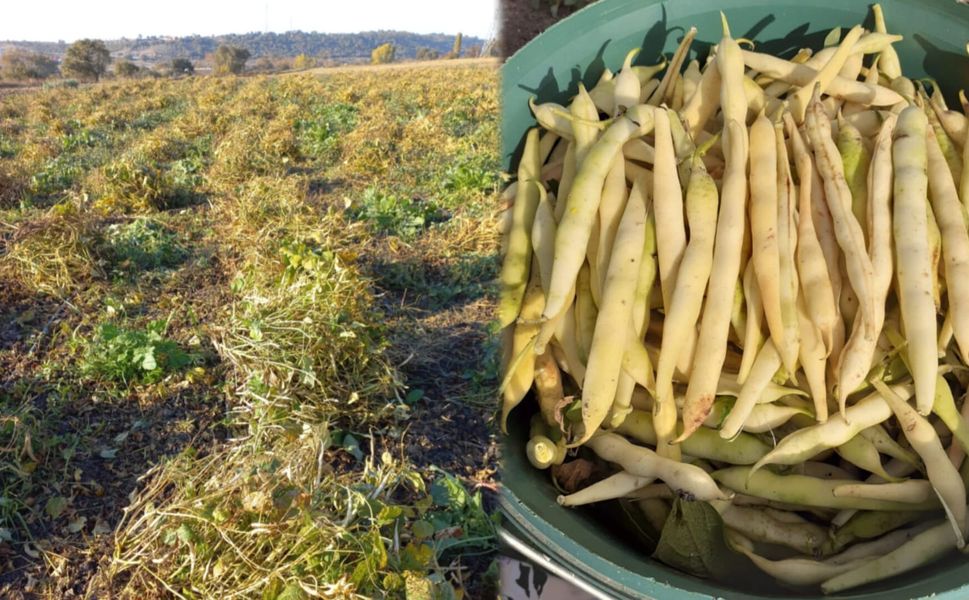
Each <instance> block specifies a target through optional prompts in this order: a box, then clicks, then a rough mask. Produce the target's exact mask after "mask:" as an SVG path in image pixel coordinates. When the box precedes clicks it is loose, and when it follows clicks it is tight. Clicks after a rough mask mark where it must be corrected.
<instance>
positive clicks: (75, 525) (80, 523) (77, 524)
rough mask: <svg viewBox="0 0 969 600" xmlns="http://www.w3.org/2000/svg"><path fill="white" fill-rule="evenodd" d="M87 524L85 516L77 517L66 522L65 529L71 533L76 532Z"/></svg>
mask: <svg viewBox="0 0 969 600" xmlns="http://www.w3.org/2000/svg"><path fill="white" fill-rule="evenodd" d="M86 524H87V517H78V518H76V519H74V520H73V521H71V522H70V523H68V524H67V530H68V531H70V532H71V533H77V532H78V531H80V530H82V529H84V525H86Z"/></svg>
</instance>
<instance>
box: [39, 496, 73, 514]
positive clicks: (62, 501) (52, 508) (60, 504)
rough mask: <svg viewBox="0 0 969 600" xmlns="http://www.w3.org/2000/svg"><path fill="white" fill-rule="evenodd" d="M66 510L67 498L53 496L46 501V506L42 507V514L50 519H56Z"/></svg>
mask: <svg viewBox="0 0 969 600" xmlns="http://www.w3.org/2000/svg"><path fill="white" fill-rule="evenodd" d="M66 508H67V498H65V497H64V496H53V497H51V498H48V499H47V504H45V505H44V512H46V513H47V514H48V515H49V516H50V518H52V519H56V518H57V517H59V516H61V514H62V513H63V512H64V510H65V509H66Z"/></svg>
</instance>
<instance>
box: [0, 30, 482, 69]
mask: <svg viewBox="0 0 969 600" xmlns="http://www.w3.org/2000/svg"><path fill="white" fill-rule="evenodd" d="M386 42H392V43H393V44H394V45H396V46H397V57H398V58H414V57H416V55H417V50H418V49H419V48H422V47H424V48H430V49H432V50H436V51H438V52H440V53H441V54H445V53H447V52H449V51H450V50H451V46H452V44H453V43H454V35H451V34H443V33H434V34H419V33H410V32H406V31H365V32H361V33H317V32H305V31H287V32H286V33H272V32H270V33H258V32H253V33H242V34H228V35H217V36H201V35H194V36H187V37H167V36H151V37H138V38H136V39H129V38H121V39H119V40H106V41H105V43H106V44H107V46H108V48H109V49H110V50H111V53H112V55H113V56H114V57H116V58H127V59H129V60H134V61H137V62H140V63H158V62H165V61H169V60H171V59H173V58H188V59H191V60H200V59H202V58H204V57H205V56H206V55H207V54H210V53H212V52H215V49H216V48H217V47H219V45H221V44H230V45H233V46H242V47H244V48H246V49H248V50H249V52H251V53H252V57H253V58H259V57H261V56H296V55H298V54H306V55H308V56H314V57H318V58H321V59H328V60H332V61H335V62H353V61H354V60H357V59H369V57H370V51H371V50H373V49H374V48H375V47H377V46H379V45H380V44H383V43H386ZM484 44H485V40H482V39H480V38H475V37H465V38H464V43H463V47H464V48H465V49H467V48H470V47H472V46H483V45H484ZM67 46H68V44H67V43H66V42H31V41H0V52H2V51H3V50H4V49H5V48H11V47H16V48H23V49H27V50H31V51H34V52H40V53H43V54H47V55H49V56H55V57H58V58H59V57H61V56H63V54H64V52H65V51H66V50H67Z"/></svg>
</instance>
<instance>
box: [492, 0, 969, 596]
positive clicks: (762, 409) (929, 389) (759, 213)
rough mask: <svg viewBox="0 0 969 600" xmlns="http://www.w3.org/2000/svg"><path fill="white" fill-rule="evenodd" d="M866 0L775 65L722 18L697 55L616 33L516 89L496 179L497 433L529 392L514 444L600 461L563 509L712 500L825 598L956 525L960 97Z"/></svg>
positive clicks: (936, 541)
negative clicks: (908, 62) (925, 67)
mask: <svg viewBox="0 0 969 600" xmlns="http://www.w3.org/2000/svg"><path fill="white" fill-rule="evenodd" d="M873 11H874V23H875V30H874V31H865V30H864V29H863V28H862V27H860V26H856V27H853V28H851V29H850V30H847V31H845V32H843V31H842V30H840V29H836V30H834V31H832V32H831V34H830V35H829V36H828V37H827V40H826V42H825V44H826V45H825V47H823V48H820V49H814V50H812V49H809V48H804V49H802V50H801V51H800V52H798V53H797V54H796V55H795V56H794V57H793V58H791V59H784V58H778V57H776V56H771V55H768V54H764V53H760V52H758V51H756V47H755V46H754V45H753V44H752V43H749V42H746V41H745V40H737V39H734V38H732V37H731V34H730V30H729V26H728V24H727V20H726V17H724V19H723V37H722V39H720V41H719V43H718V44H717V45H716V46H714V47H713V49H712V51H711V53H710V55H709V56H708V57H706V59H705V61H702V62H701V61H698V60H693V61H691V62H689V63H688V64H686V66H685V68H684V63H686V58H687V56H688V53H689V50H690V47H691V43H692V42H693V40H694V38H695V36H696V33H697V32H696V30H695V29H692V30H690V31H688V32H687V33H686V34H685V35H684V37H683V39H682V42H681V43H680V45H679V47H678V48H677V50H676V52H675V53H674V54H673V56H672V58H671V59H669V61H668V62H667V61H666V60H665V59H664V60H663V61H661V62H660V63H659V64H657V65H655V66H635V65H634V64H633V61H634V60H635V59H636V54H637V51H636V50H633V51H631V52H630V53H629V54H628V55H627V56H626V59H625V62H624V63H623V65H622V66H621V68H620V70H619V71H618V72H616V73H613V72H611V71H608V70H607V71H606V72H605V73H604V74H603V75H602V77H601V79H600V80H599V81H598V83H597V84H596V85H595V86H594V87H593V88H591V89H586V88H585V87H583V86H582V85H580V86H579V89H578V92H577V94H576V95H575V96H574V97H573V98H572V99H571V102H570V103H569V104H568V105H567V106H563V105H559V104H555V103H543V104H538V103H535V102H532V103H531V109H532V112H533V114H534V116H535V118H536V121H537V123H538V127H535V128H532V129H531V130H529V131H528V133H527V136H526V138H525V140H524V143H523V146H522V154H521V158H520V160H519V163H518V166H517V180H516V181H514V182H513V183H512V184H511V185H510V186H509V187H508V188H507V189H506V192H505V195H504V199H505V201H506V202H507V203H508V206H509V208H508V210H507V211H506V215H507V219H506V220H505V225H506V228H505V237H504V248H503V251H504V261H503V265H502V269H501V275H500V289H501V297H500V306H499V320H500V323H501V326H502V327H503V328H504V338H503V343H504V346H503V373H504V376H503V381H502V389H501V393H502V414H501V419H502V426H503V427H505V426H506V424H507V419H508V417H509V413H511V411H512V410H513V409H514V408H515V407H516V406H517V405H518V404H519V403H520V402H521V401H522V400H523V399H524V398H525V397H526V396H527V395H528V394H529V391H530V390H531V389H532V388H534V394H533V397H534V398H535V399H536V400H537V404H538V408H539V410H538V412H537V414H536V416H535V418H533V420H532V422H531V429H530V440H529V441H528V445H527V448H526V451H527V453H528V457H529V460H530V461H531V462H532V464H534V465H535V466H536V467H538V468H547V467H549V466H551V465H554V464H562V463H563V461H569V460H571V458H572V457H574V456H575V455H576V452H577V450H575V449H576V448H577V447H579V446H583V447H585V448H588V449H590V450H591V451H592V452H593V453H594V454H595V455H597V456H598V457H599V459H601V460H602V461H603V462H604V463H606V464H608V465H610V466H611V468H612V469H613V470H614V474H612V475H610V476H608V477H606V478H605V479H602V480H600V481H597V482H595V483H592V484H591V485H588V486H587V487H584V488H583V489H579V490H578V491H576V492H574V493H571V494H568V495H563V496H561V497H560V498H559V502H560V504H563V505H566V506H576V505H581V504H587V503H590V502H598V501H603V500H607V499H614V498H635V499H637V501H638V503H639V507H640V508H642V511H643V513H644V514H645V515H646V517H647V518H648V519H649V520H650V521H652V522H654V523H656V524H657V526H658V527H661V526H662V523H663V521H664V519H665V517H666V515H667V514H668V513H669V511H670V501H671V499H673V498H675V497H677V496H679V497H682V498H687V499H692V500H698V501H706V502H709V503H710V504H711V505H712V506H713V507H714V508H715V509H716V510H717V511H718V512H719V513H720V515H721V517H722V519H723V522H724V524H725V526H726V531H727V541H728V544H729V546H730V547H731V548H732V549H733V550H735V551H737V552H740V553H742V554H744V555H746V556H747V557H749V559H750V560H751V561H752V562H753V563H754V564H756V566H758V567H759V568H761V569H762V570H763V571H765V572H766V573H768V574H769V575H770V576H772V577H774V578H776V579H777V580H779V581H781V582H784V583H785V584H788V585H795V586H813V587H814V589H816V588H817V586H820V588H821V590H822V591H824V592H825V593H832V592H836V591H839V590H844V589H848V588H853V587H855V586H859V585H862V584H865V583H868V582H871V581H874V580H877V579H882V578H885V577H889V576H892V575H895V574H898V573H903V572H906V571H909V570H912V569H915V568H917V567H919V566H920V565H924V564H926V563H929V562H932V561H935V560H937V559H938V558H939V557H940V556H942V555H944V554H946V553H948V552H950V551H951V550H952V549H954V548H957V547H958V548H962V547H963V546H964V545H965V536H966V533H967V529H966V520H967V519H966V514H967V511H966V487H965V484H964V481H965V480H966V476H967V475H969V461H966V460H965V456H966V452H967V451H969V402H966V401H965V398H964V397H963V393H964V391H965V390H966V387H967V384H969V368H967V366H966V365H967V364H969V230H967V208H969V143H967V140H966V135H967V130H969V120H967V118H966V116H965V113H966V110H965V108H966V104H967V103H966V98H965V95H964V94H960V99H961V100H962V104H963V109H964V110H963V111H962V112H960V111H956V110H951V109H950V108H948V106H947V105H946V102H945V100H944V98H943V96H942V94H941V92H940V91H939V89H938V87H937V86H936V85H935V84H934V82H930V81H921V82H913V81H912V80H910V79H907V78H906V77H905V76H904V75H903V74H902V71H901V68H900V64H899V59H898V56H897V54H896V52H895V50H894V49H893V47H892V44H893V43H895V42H897V41H899V40H901V36H897V35H891V34H890V33H888V32H887V30H886V28H885V20H884V16H883V14H882V11H881V9H880V7H879V6H877V5H875V6H874V7H873ZM745 46H746V47H747V48H750V49H745ZM957 397H958V398H960V401H959V402H957V401H956V398H957ZM960 404H961V406H960ZM516 414H518V413H516ZM522 414H524V413H522ZM792 550H793V551H794V557H791V556H792V553H791V551H792Z"/></svg>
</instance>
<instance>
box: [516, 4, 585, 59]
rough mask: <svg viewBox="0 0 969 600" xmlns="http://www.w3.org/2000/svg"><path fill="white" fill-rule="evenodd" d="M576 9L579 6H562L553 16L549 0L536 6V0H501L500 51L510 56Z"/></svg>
mask: <svg viewBox="0 0 969 600" xmlns="http://www.w3.org/2000/svg"><path fill="white" fill-rule="evenodd" d="M576 10H578V8H577V7H566V6H560V7H559V9H558V13H557V14H556V15H555V16H553V15H552V10H551V8H550V7H549V3H548V2H540V3H539V4H538V7H537V8H536V7H535V3H534V0H501V17H500V23H501V25H500V29H499V33H498V51H499V52H500V53H501V56H504V57H506V58H507V57H510V56H511V55H512V54H514V53H515V52H517V51H518V49H519V48H521V47H522V46H524V45H525V44H527V43H528V42H529V41H531V40H532V38H534V37H536V36H537V35H538V34H540V33H542V32H543V31H545V30H546V29H548V28H549V27H551V26H552V25H554V24H555V23H557V22H558V21H560V20H562V19H564V18H565V17H567V16H569V15H570V14H572V13H574V12H575V11H576Z"/></svg>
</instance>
